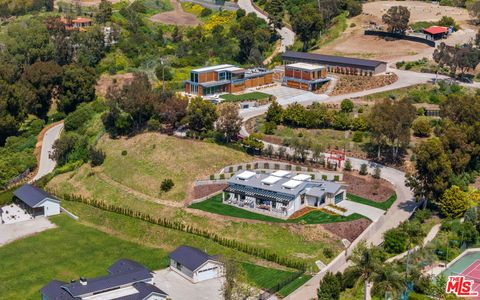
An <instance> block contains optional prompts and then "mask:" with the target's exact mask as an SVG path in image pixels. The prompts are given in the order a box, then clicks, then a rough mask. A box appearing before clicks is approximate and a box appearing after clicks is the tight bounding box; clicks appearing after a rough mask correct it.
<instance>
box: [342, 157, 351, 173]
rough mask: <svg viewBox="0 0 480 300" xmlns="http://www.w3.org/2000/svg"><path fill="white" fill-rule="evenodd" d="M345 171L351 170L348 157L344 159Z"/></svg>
mask: <svg viewBox="0 0 480 300" xmlns="http://www.w3.org/2000/svg"><path fill="white" fill-rule="evenodd" d="M344 169H345V171H351V170H352V162H351V161H350V159H347V160H346V161H345V166H344Z"/></svg>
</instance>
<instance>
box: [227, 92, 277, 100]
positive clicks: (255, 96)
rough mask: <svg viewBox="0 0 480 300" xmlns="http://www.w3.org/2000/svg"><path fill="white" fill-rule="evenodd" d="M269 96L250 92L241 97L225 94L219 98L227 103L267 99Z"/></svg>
mask: <svg viewBox="0 0 480 300" xmlns="http://www.w3.org/2000/svg"><path fill="white" fill-rule="evenodd" d="M270 97H271V95H269V94H265V93H261V92H251V93H245V94H241V95H233V94H225V95H221V96H220V98H223V99H225V101H227V102H238V101H257V100H263V99H269V98H270Z"/></svg>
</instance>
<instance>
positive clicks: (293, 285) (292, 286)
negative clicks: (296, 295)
mask: <svg viewBox="0 0 480 300" xmlns="http://www.w3.org/2000/svg"><path fill="white" fill-rule="evenodd" d="M310 278H312V276H311V275H305V274H304V275H302V276H300V277H298V278H297V279H295V280H294V281H292V282H290V283H289V284H287V285H286V286H284V287H283V288H282V289H281V290H280V291H278V294H280V296H282V297H286V296H288V295H290V294H291V293H293V291H295V290H296V289H298V288H299V287H301V286H302V285H303V284H304V283H305V282H307V281H309V280H310Z"/></svg>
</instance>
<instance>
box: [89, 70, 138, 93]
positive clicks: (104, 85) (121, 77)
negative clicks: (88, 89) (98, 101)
mask: <svg viewBox="0 0 480 300" xmlns="http://www.w3.org/2000/svg"><path fill="white" fill-rule="evenodd" d="M132 80H133V73H125V74H116V75H109V74H103V75H102V76H100V79H98V81H97V85H96V87H95V90H96V91H97V95H100V96H102V97H105V95H106V94H107V91H108V88H109V87H110V86H112V85H116V86H118V87H123V86H124V85H125V84H128V83H130V82H132Z"/></svg>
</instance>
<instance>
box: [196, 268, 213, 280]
mask: <svg viewBox="0 0 480 300" xmlns="http://www.w3.org/2000/svg"><path fill="white" fill-rule="evenodd" d="M217 274H218V267H213V268H211V269H207V270H201V271H198V272H197V282H199V281H203V280H208V279H212V278H216V277H218V276H217Z"/></svg>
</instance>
